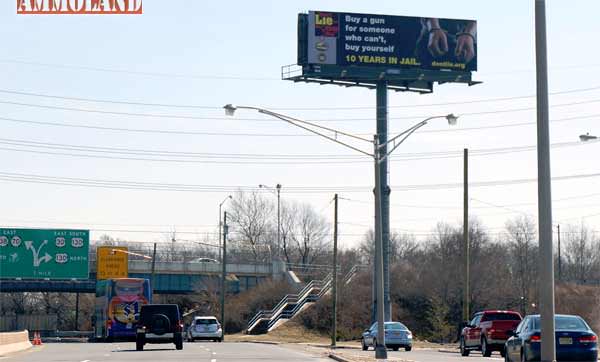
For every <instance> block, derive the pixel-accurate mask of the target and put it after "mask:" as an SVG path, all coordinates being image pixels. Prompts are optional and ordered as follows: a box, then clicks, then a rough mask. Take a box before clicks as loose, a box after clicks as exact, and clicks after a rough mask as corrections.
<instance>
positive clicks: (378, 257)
mask: <svg viewBox="0 0 600 362" xmlns="http://www.w3.org/2000/svg"><path fill="white" fill-rule="evenodd" d="M373 145H374V146H375V147H374V152H373V159H374V160H375V288H376V289H377V293H376V298H375V301H376V308H375V309H376V310H377V313H376V321H377V337H376V340H375V359H378V360H380V359H383V360H387V349H386V345H385V330H384V327H385V324H384V322H385V316H384V308H382V306H383V304H384V303H383V298H384V297H383V233H382V231H383V223H382V217H381V214H382V213H381V211H382V208H381V199H382V194H383V193H382V192H381V182H380V181H381V180H380V175H381V164H382V163H383V162H385V161H384V159H383V158H382V157H381V154H382V153H381V148H380V147H379V141H378V136H377V135H375V136H374V137H373ZM386 156H387V155H386ZM385 158H386V159H387V157H385ZM334 272H335V271H334Z"/></svg>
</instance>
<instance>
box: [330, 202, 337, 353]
mask: <svg viewBox="0 0 600 362" xmlns="http://www.w3.org/2000/svg"><path fill="white" fill-rule="evenodd" d="M333 202H334V204H333V210H334V211H333V277H332V283H333V284H332V289H333V298H331V299H332V304H333V305H332V310H333V312H332V314H333V315H332V318H331V319H332V323H331V324H332V325H331V346H332V347H335V346H336V340H337V238H338V194H335V196H334V197H333Z"/></svg>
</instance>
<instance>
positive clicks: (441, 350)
mask: <svg viewBox="0 0 600 362" xmlns="http://www.w3.org/2000/svg"><path fill="white" fill-rule="evenodd" d="M437 351H438V352H441V353H458V350H454V349H447V348H440V349H438V350H437Z"/></svg>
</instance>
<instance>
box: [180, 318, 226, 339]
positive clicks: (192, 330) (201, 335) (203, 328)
mask: <svg viewBox="0 0 600 362" xmlns="http://www.w3.org/2000/svg"><path fill="white" fill-rule="evenodd" d="M197 339H210V340H213V341H215V342H221V341H222V340H223V329H222V328H221V323H219V321H218V320H217V318H216V317H194V321H193V322H192V324H191V325H190V326H189V327H188V330H187V340H188V342H193V341H195V340H197Z"/></svg>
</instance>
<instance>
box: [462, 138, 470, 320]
mask: <svg viewBox="0 0 600 362" xmlns="http://www.w3.org/2000/svg"><path fill="white" fill-rule="evenodd" d="M463 158H464V160H463V163H464V166H463V174H464V175H463V180H464V181H463V188H464V191H463V213H464V215H463V244H464V245H463V253H464V254H463V255H464V259H465V260H464V263H465V266H464V268H465V269H464V270H465V275H464V278H465V280H464V283H465V285H464V290H463V322H468V321H469V317H470V310H469V307H470V305H469V303H470V299H471V298H470V295H471V292H470V290H469V289H470V287H471V285H470V281H471V276H470V267H471V265H470V264H471V263H470V259H471V256H470V255H469V254H470V253H471V248H470V245H469V244H470V243H469V149H467V148H465V149H464V156H463Z"/></svg>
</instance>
